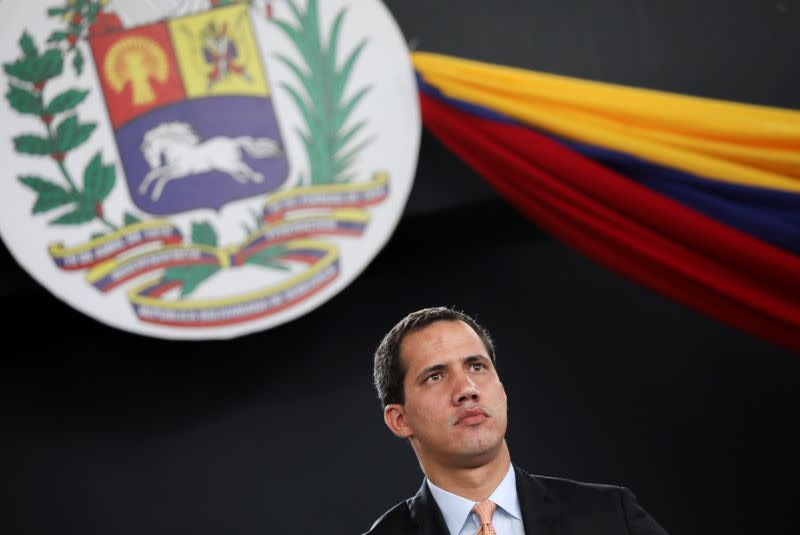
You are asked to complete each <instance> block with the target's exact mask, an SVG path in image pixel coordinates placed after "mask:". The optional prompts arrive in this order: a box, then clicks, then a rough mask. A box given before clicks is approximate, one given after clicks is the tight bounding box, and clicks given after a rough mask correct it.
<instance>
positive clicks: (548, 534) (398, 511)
mask: <svg viewBox="0 0 800 535" xmlns="http://www.w3.org/2000/svg"><path fill="white" fill-rule="evenodd" d="M514 470H515V476H516V480H517V497H518V498H519V505H520V509H521V510H522V523H523V525H524V526H525V534H526V535H667V532H666V531H664V528H662V527H661V526H659V525H658V524H657V523H656V521H655V520H653V519H652V518H651V517H650V515H648V514H647V512H645V510H644V509H642V508H641V506H639V504H638V503H637V501H636V497H635V496H634V495H633V493H632V492H631V491H630V490H628V489H626V488H624V487H615V486H612V485H594V484H589V483H581V482H578V481H571V480H569V479H560V478H555V477H544V476H536V475H532V474H528V473H526V472H524V471H523V470H521V469H520V468H519V467H517V466H515V467H514ZM389 534H392V535H449V533H448V531H447V525H446V524H445V523H444V518H443V517H442V513H441V511H440V510H439V507H438V506H437V505H436V501H435V500H434V499H433V495H432V494H431V492H430V489H429V488H428V485H427V484H426V483H425V482H424V481H423V483H422V487H421V488H420V489H419V492H417V494H416V495H415V496H413V497H412V498H409V499H407V500H405V501H404V502H400V503H399V504H397V505H396V506H394V507H393V508H392V509H390V510H389V511H387V512H386V513H385V514H384V515H383V516H382V517H380V518H379V519H378V520H376V521H375V523H374V524H373V525H372V529H370V530H369V531H368V532H367V533H366V534H365V535H389Z"/></svg>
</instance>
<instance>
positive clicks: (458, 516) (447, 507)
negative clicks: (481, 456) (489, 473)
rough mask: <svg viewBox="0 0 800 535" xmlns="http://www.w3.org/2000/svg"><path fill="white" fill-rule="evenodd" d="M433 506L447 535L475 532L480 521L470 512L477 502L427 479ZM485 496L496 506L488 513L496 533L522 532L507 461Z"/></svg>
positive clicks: (515, 534)
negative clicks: (437, 510)
mask: <svg viewBox="0 0 800 535" xmlns="http://www.w3.org/2000/svg"><path fill="white" fill-rule="evenodd" d="M427 483H428V488H429V489H431V494H432V495H433V499H434V500H436V505H438V506H439V509H440V510H441V511H442V516H443V517H444V522H445V524H447V529H448V531H449V532H450V535H475V534H476V533H477V532H478V528H479V527H480V523H479V522H478V515H476V514H475V513H473V512H472V508H473V507H474V506H475V504H476V503H477V502H473V501H472V500H468V499H467V498H462V497H461V496H458V495H457V494H453V493H452V492H447V491H446V490H444V489H442V488H439V487H437V486H436V485H434V484H433V483H431V481H430V480H427ZM489 499H490V500H492V501H493V502H494V503H496V504H497V509H496V510H495V512H494V515H493V516H492V525H493V526H494V530H495V532H496V533H497V535H525V529H524V528H523V526H522V512H521V511H520V508H519V499H518V498H517V483H516V477H515V476H514V467H513V466H511V465H510V464H509V466H508V472H507V473H506V476H505V477H504V478H503V480H502V481H501V482H500V484H499V485H497V488H496V489H494V491H493V492H492V494H491V495H490V496H489Z"/></svg>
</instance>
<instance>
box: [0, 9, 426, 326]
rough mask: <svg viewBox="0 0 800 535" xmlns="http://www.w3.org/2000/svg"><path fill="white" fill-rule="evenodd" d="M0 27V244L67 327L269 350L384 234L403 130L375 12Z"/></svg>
mask: <svg viewBox="0 0 800 535" xmlns="http://www.w3.org/2000/svg"><path fill="white" fill-rule="evenodd" d="M6 4H7V5H6ZM3 8H4V9H5V10H6V16H5V17H4V21H5V22H2V23H0V27H2V32H0V42H2V47H1V48H0V50H2V52H1V53H0V55H2V60H1V62H2V64H3V71H2V73H0V84H2V86H3V88H4V97H5V98H4V99H3V102H2V103H0V159H1V160H2V161H3V162H4V169H5V171H4V172H3V176H2V177H1V178H2V180H0V207H1V208H2V209H0V234H2V239H3V241H4V242H5V244H6V245H7V247H8V249H9V250H10V251H11V253H12V255H13V256H14V258H15V259H16V260H17V261H18V262H19V263H20V264H21V265H22V266H23V267H24V268H25V269H26V270H27V271H28V272H29V273H30V274H31V275H32V276H33V277H34V278H35V279H36V280H37V281H38V282H39V283H40V284H42V285H43V286H45V287H46V288H47V289H48V290H49V291H50V292H52V293H53V294H54V295H56V296H57V297H58V298H60V299H62V300H64V301H65V302H67V303H68V304H70V305H71V306H73V307H75V308H76V309H78V310H80V311H81V312H83V313H85V314H87V315H89V316H92V317H94V318H95V319H97V320H100V321H102V322H104V323H107V324H109V325H111V326H113V327H116V328H120V329H124V330H127V331H131V332H135V333H139V334H143V335H147V336H154V337H160V338H174V339H209V338H230V337H234V336H239V335H243V334H248V333H251V332H254V331H260V330H264V329H268V328H271V327H274V326H276V325H279V324H281V323H285V322H287V321H290V320H292V319H294V318H296V317H298V316H300V315H302V314H305V313H307V312H309V311H311V310H312V309H314V308H316V307H318V306H319V305H321V304H322V303H324V302H325V301H327V300H328V299H330V298H332V297H333V296H334V295H336V294H337V293H338V292H339V291H341V290H342V289H343V288H344V287H345V286H347V285H348V284H349V283H350V282H351V281H352V280H353V279H354V278H356V277H357V276H358V275H359V274H360V273H361V272H362V271H363V269H364V268H365V267H366V266H367V265H368V264H369V262H370V261H371V260H372V259H373V258H374V257H375V255H376V254H377V253H378V251H379V250H380V249H381V248H382V247H383V245H384V244H385V243H386V242H387V240H388V239H389V237H390V235H391V233H392V232H393V231H394V229H395V227H396V225H397V222H398V221H399V218H400V215H401V214H402V211H403V209H404V207H405V204H406V201H407V199H408V194H409V192H410V190H411V185H412V181H413V177H414V173H415V170H416V164H417V154H418V150H419V138H420V130H421V126H420V117H419V108H418V103H417V102H418V101H417V90H416V83H415V79H414V74H413V69H412V67H411V63H410V59H409V55H408V50H407V48H406V45H405V42H404V40H403V37H402V35H401V32H400V31H399V29H398V27H397V26H396V24H395V23H394V21H393V20H392V18H391V15H390V14H389V12H388V10H387V9H386V8H385V6H384V5H383V3H382V2H380V1H378V0H349V1H348V0H325V1H324V2H320V1H317V0H272V1H269V0H261V1H251V2H240V1H235V0H229V1H224V0H218V1H214V0H189V1H187V0H167V1H161V2H158V3H155V2H139V1H137V0H69V1H62V2H57V1H55V0H52V1H49V2H48V1H38V0H34V1H31V2H25V3H23V4H16V3H12V4H8V3H7V2H6V3H4V5H3Z"/></svg>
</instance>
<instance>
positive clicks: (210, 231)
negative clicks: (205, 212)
mask: <svg viewBox="0 0 800 535" xmlns="http://www.w3.org/2000/svg"><path fill="white" fill-rule="evenodd" d="M192 243H196V244H198V245H210V246H211V247H216V246H217V233H216V232H214V227H212V226H211V224H210V223H206V222H203V223H192Z"/></svg>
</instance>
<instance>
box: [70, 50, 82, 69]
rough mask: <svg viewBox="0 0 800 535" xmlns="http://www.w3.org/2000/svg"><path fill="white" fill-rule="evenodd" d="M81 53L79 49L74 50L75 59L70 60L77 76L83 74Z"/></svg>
mask: <svg viewBox="0 0 800 535" xmlns="http://www.w3.org/2000/svg"><path fill="white" fill-rule="evenodd" d="M83 63H84V61H83V52H81V49H80V48H76V49H75V57H74V58H72V66H73V67H74V68H75V72H76V73H77V74H81V73H82V72H83Z"/></svg>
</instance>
